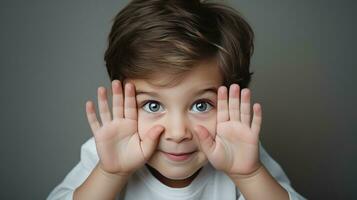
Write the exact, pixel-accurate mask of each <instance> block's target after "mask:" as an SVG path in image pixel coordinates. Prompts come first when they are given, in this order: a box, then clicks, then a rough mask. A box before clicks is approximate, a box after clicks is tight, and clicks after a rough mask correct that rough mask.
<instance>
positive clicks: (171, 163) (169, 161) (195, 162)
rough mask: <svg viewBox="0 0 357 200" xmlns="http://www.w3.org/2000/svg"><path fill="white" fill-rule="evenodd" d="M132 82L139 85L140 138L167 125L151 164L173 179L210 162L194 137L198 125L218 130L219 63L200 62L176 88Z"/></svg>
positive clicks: (180, 178)
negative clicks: (158, 127) (156, 128)
mask: <svg viewBox="0 0 357 200" xmlns="http://www.w3.org/2000/svg"><path fill="white" fill-rule="evenodd" d="M167 76H168V75H166V74H162V76H161V75H160V76H157V77H158V78H155V79H151V80H150V81H160V80H162V79H163V78H165V77H167ZM128 81H129V82H131V83H133V84H134V85H135V87H136V97H137V105H138V131H139V135H140V137H141V138H142V137H143V136H144V134H145V133H147V132H148V130H149V129H150V128H152V127H153V126H154V125H157V124H159V125H162V126H163V127H165V130H164V132H163V133H162V135H161V137H160V141H159V143H158V145H157V148H156V151H155V152H154V153H153V155H152V157H151V159H150V160H149V161H148V164H149V165H150V166H151V167H153V168H155V169H156V170H157V171H158V172H160V173H161V174H162V175H163V176H165V177H166V178H169V179H174V180H183V179H186V178H188V177H190V176H192V175H193V174H194V173H195V172H196V171H197V170H198V169H200V168H201V167H202V166H203V165H204V164H205V163H206V162H207V159H206V156H205V155H204V154H203V152H201V151H199V149H198V145H197V144H196V143H195V141H194V139H193V134H194V133H193V131H194V127H195V126H196V125H202V126H204V127H206V128H207V130H209V131H210V133H211V134H212V135H214V134H215V130H216V113H217V110H216V105H217V89H218V87H219V86H220V85H222V83H223V79H222V76H221V73H220V71H219V69H218V66H217V64H216V63H215V62H209V61H206V62H202V63H200V64H199V65H197V66H195V67H194V68H193V69H192V71H190V72H188V73H187V75H185V76H184V78H183V80H182V81H181V82H179V83H178V84H177V85H174V86H173V87H158V86H154V85H152V84H150V83H149V82H148V81H145V80H143V79H130V80H128Z"/></svg>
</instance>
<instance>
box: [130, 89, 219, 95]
mask: <svg viewBox="0 0 357 200" xmlns="http://www.w3.org/2000/svg"><path fill="white" fill-rule="evenodd" d="M217 90H218V88H217V87H209V88H205V89H202V90H199V91H197V92H196V93H195V94H194V96H199V95H202V94H204V93H206V92H210V93H215V94H216V93H217ZM145 94H146V95H149V96H153V97H159V96H160V95H159V94H158V93H156V92H147V91H142V90H136V96H138V95H145Z"/></svg>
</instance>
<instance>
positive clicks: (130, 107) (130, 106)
mask: <svg viewBox="0 0 357 200" xmlns="http://www.w3.org/2000/svg"><path fill="white" fill-rule="evenodd" d="M124 116H125V118H128V119H132V120H137V111H136V99H135V88H134V85H133V84H132V83H127V84H125V97H124Z"/></svg>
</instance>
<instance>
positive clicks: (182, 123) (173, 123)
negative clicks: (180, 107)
mask: <svg viewBox="0 0 357 200" xmlns="http://www.w3.org/2000/svg"><path fill="white" fill-rule="evenodd" d="M166 121H167V123H165V131H164V135H163V136H164V138H165V140H169V141H173V142H176V143H180V142H183V141H186V140H187V141H188V140H192V133H191V131H190V122H189V119H187V118H185V117H184V116H183V115H181V114H180V115H177V114H176V115H172V116H170V117H168V118H167V120H166Z"/></svg>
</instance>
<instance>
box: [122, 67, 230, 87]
mask: <svg viewBox="0 0 357 200" xmlns="http://www.w3.org/2000/svg"><path fill="white" fill-rule="evenodd" d="M175 80H178V81H177V82H176V81H175ZM127 81H128V82H131V83H133V84H134V85H135V88H136V90H139V91H148V90H150V91H153V92H165V91H173V90H175V91H176V92H180V93H189V92H195V91H197V90H202V89H206V88H210V87H217V88H218V87H219V86H220V85H222V84H223V76H222V73H221V71H220V70H219V67H218V65H217V63H216V62H215V61H203V62H200V63H199V64H197V65H195V66H193V67H192V70H190V71H187V72H185V73H183V74H180V75H173V74H166V73H157V74H155V75H154V76H152V77H151V78H150V79H148V80H146V79H129V80H127ZM170 81H174V82H173V84H170ZM167 83H169V84H167Z"/></svg>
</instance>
